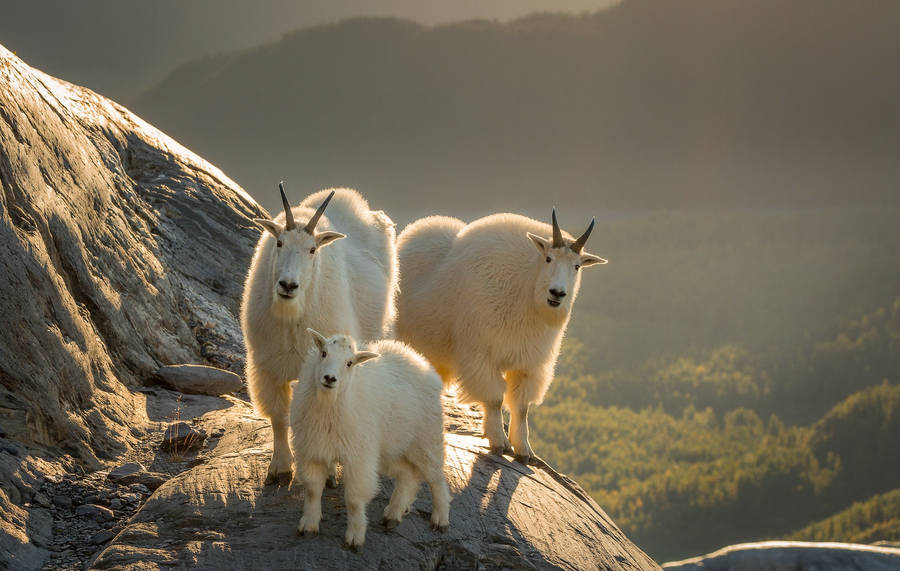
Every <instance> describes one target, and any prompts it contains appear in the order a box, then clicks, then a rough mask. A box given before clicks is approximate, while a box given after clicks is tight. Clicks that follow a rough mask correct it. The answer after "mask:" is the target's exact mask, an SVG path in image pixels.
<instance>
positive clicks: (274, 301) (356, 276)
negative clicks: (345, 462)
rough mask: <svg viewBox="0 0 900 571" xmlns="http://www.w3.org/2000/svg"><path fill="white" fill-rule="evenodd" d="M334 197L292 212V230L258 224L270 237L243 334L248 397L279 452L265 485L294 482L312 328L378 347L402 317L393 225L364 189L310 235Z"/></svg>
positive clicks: (256, 259)
mask: <svg viewBox="0 0 900 571" xmlns="http://www.w3.org/2000/svg"><path fill="white" fill-rule="evenodd" d="M329 192H330V191H320V192H317V193H315V194H312V195H310V196H308V197H307V198H306V199H305V200H304V201H303V202H302V203H301V204H300V206H296V207H293V208H292V209H291V217H292V221H293V222H294V224H289V223H288V221H287V220H286V216H285V213H284V212H282V213H281V214H280V215H279V216H278V217H276V218H275V219H274V220H256V222H257V223H258V224H259V225H260V226H262V227H263V228H264V229H265V230H266V231H265V232H263V234H262V236H260V239H259V243H258V244H257V247H256V252H255V253H254V255H253V261H252V262H251V264H250V270H249V273H248V274H247V280H246V283H245V285H244V297H243V302H242V304H241V327H242V329H243V332H244V342H245V344H246V346H247V366H246V374H247V385H248V389H249V392H250V398H251V399H252V400H253V404H254V406H255V407H256V410H257V411H258V412H259V413H260V414H262V415H263V416H265V417H267V418H269V419H271V421H272V431H273V433H274V451H273V454H272V462H271V464H270V465H269V475H268V478H267V480H266V481H267V483H270V482H272V481H275V480H278V481H281V482H286V481H289V480H290V477H291V453H290V448H289V445H288V435H287V423H288V411H289V406H290V387H289V385H288V383H289V382H290V381H291V380H293V379H296V378H297V372H298V371H299V370H300V367H301V366H302V365H303V360H304V357H305V356H306V354H307V351H308V349H309V347H310V346H311V345H312V341H311V340H310V336H309V334H307V332H306V328H307V327H314V328H316V329H318V330H319V331H323V332H325V333H326V334H331V333H336V332H339V331H340V332H347V333H350V334H352V335H354V336H356V337H360V338H362V339H378V338H381V337H383V336H385V335H386V334H387V332H388V331H389V330H390V328H391V325H392V322H393V319H394V316H395V310H394V297H395V295H396V290H397V250H396V238H395V232H394V224H393V222H391V219H390V218H388V217H387V215H385V214H384V213H383V212H381V211H378V212H372V211H370V210H369V205H368V203H367V202H366V200H365V199H364V198H363V197H362V196H360V194H359V193H357V192H356V191H354V190H350V189H336V190H334V191H333V192H334V197H333V199H332V200H331V202H330V204H328V207H327V210H326V212H325V214H324V215H322V217H321V218H320V219H319V220H318V224H316V226H315V229H314V230H313V231H312V233H309V232H307V231H306V230H305V229H304V225H305V224H306V223H307V221H308V220H309V219H310V217H311V216H314V212H313V211H314V210H315V208H316V206H319V205H320V203H322V202H323V201H324V200H326V196H328V193H329ZM283 200H284V201H285V204H286V205H287V199H286V198H284V199H283ZM286 226H292V227H291V228H286ZM342 238H343V239H342Z"/></svg>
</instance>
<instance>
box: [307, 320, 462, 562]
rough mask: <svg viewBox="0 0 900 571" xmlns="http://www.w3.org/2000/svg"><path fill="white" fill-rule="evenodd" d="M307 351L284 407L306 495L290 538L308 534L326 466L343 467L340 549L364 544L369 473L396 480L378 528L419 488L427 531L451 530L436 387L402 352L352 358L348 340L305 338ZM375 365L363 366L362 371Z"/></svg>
mask: <svg viewBox="0 0 900 571" xmlns="http://www.w3.org/2000/svg"><path fill="white" fill-rule="evenodd" d="M308 331H309V333H310V335H311V336H312V338H313V339H314V341H315V344H316V346H315V347H314V348H313V349H311V350H310V353H309V356H308V357H307V358H306V361H305V362H304V363H303V368H302V369H301V370H300V378H299V379H298V381H297V383H295V384H294V395H293V400H292V403H291V435H292V441H291V444H292V448H293V450H294V460H295V462H296V464H295V469H296V471H297V473H298V474H299V475H300V477H301V479H302V481H303V485H304V486H305V488H306V501H305V503H304V504H303V517H302V518H301V519H300V523H299V525H298V526H297V531H298V532H299V533H300V534H301V535H302V534H305V533H312V534H317V533H318V532H319V521H320V520H321V519H322V488H323V487H324V486H325V479H326V476H327V474H328V473H329V467H330V466H332V465H334V464H335V463H336V462H340V463H341V464H342V465H343V467H344V477H343V481H344V486H345V493H344V497H345V499H346V502H347V533H346V535H345V537H344V539H345V542H346V544H347V545H348V546H350V547H359V546H361V545H362V544H363V542H364V541H365V538H366V505H367V504H368V503H369V501H370V500H371V499H372V497H374V495H375V492H376V491H377V487H378V473H379V472H380V473H382V474H385V475H387V476H390V477H392V478H396V485H395V486H394V492H393V494H392V495H391V500H390V502H389V503H388V505H387V506H386V507H385V509H384V523H385V525H386V526H387V527H388V528H392V527H394V526H396V525H397V524H399V523H400V520H401V519H402V518H403V516H404V514H406V512H407V511H408V509H409V506H410V505H411V504H412V502H413V501H414V500H415V499H416V494H417V493H418V489H419V485H420V484H421V482H422V480H423V479H424V480H425V481H427V482H428V486H429V487H430V488H431V496H432V512H431V524H432V528H434V529H439V530H441V531H443V530H446V528H447V527H448V526H449V523H450V492H449V490H448V488H447V480H446V479H445V478H444V432H443V417H442V411H441V388H442V385H441V378H440V377H439V376H438V374H437V373H436V372H435V370H434V369H433V368H432V367H431V365H429V364H428V361H426V360H425V359H424V358H423V357H422V356H421V355H419V354H418V353H416V352H415V351H413V350H412V349H411V348H409V347H408V346H406V345H404V344H403V343H400V342H397V341H391V340H384V341H376V342H374V343H372V344H370V345H369V346H368V350H357V345H356V341H355V340H354V339H353V338H352V337H350V336H347V335H333V336H331V337H329V338H327V339H326V338H325V337H324V336H323V335H322V334H320V333H318V332H316V331H314V330H312V329H309V330H308ZM370 359H375V360H374V361H371V362H370V363H368V364H366V365H365V366H360V365H362V363H365V362H366V361H369V360H370Z"/></svg>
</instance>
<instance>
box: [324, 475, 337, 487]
mask: <svg viewBox="0 0 900 571" xmlns="http://www.w3.org/2000/svg"><path fill="white" fill-rule="evenodd" d="M325 487H326V488H330V489H334V488H337V478H335V477H334V474H332V475H331V476H328V478H326V479H325Z"/></svg>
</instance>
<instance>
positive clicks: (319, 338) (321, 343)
mask: <svg viewBox="0 0 900 571" xmlns="http://www.w3.org/2000/svg"><path fill="white" fill-rule="evenodd" d="M306 330H307V331H308V332H309V334H310V335H312V338H313V341H315V343H316V347H318V348H319V349H320V350H321V349H324V348H325V341H327V339H325V336H324V335H322V334H321V333H319V332H318V331H316V330H315V329H313V328H311V327H307V328H306Z"/></svg>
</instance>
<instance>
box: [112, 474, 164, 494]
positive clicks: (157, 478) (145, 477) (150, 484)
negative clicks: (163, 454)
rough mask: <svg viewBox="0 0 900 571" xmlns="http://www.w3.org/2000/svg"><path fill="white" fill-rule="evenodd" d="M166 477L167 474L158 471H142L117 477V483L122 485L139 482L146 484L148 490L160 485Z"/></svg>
mask: <svg viewBox="0 0 900 571" xmlns="http://www.w3.org/2000/svg"><path fill="white" fill-rule="evenodd" d="M168 479H169V477H168V476H166V475H165V474H161V473H159V472H147V471H143V472H135V473H134V474H128V475H127V476H123V477H122V478H120V479H119V481H118V483H119V484H122V485H126V484H129V485H130V484H141V485H143V486H146V487H147V488H148V491H150V490H155V489H156V488H158V487H160V486H162V485H163V484H165V483H166V481H167V480H168Z"/></svg>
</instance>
